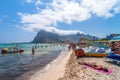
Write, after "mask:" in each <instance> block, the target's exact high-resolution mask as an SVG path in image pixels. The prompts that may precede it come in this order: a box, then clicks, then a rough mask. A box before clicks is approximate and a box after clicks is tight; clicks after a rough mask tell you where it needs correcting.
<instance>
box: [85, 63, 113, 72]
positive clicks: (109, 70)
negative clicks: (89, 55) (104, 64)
mask: <svg viewBox="0 0 120 80" xmlns="http://www.w3.org/2000/svg"><path fill="white" fill-rule="evenodd" d="M84 67H85V68H90V69H93V70H97V71H98V72H101V73H103V74H110V73H112V69H108V71H107V72H106V71H104V70H98V69H95V68H93V67H90V66H88V65H84Z"/></svg>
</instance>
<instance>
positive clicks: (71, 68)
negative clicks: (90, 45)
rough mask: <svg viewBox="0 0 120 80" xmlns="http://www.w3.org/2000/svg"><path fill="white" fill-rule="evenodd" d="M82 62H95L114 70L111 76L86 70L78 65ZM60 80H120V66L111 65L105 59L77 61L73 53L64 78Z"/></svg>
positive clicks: (90, 58) (86, 58)
mask: <svg viewBox="0 0 120 80" xmlns="http://www.w3.org/2000/svg"><path fill="white" fill-rule="evenodd" d="M80 61H85V62H95V63H97V64H98V65H103V66H105V67H107V68H108V69H112V70H113V72H112V73H111V74H109V75H107V74H103V73H100V72H98V71H96V70H93V69H90V68H85V67H84V66H83V65H81V64H78V62H80ZM58 80H120V64H118V65H117V64H116V63H115V62H114V63H113V62H112V63H110V62H108V61H106V59H105V58H95V57H82V58H78V59H76V57H75V55H74V53H73V54H71V56H70V59H69V60H68V63H67V66H66V70H65V75H64V77H62V78H59V79H58Z"/></svg>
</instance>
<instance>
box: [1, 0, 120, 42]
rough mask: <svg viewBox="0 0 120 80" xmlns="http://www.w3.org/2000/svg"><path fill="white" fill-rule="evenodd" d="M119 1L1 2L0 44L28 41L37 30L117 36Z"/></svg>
mask: <svg viewBox="0 0 120 80" xmlns="http://www.w3.org/2000/svg"><path fill="white" fill-rule="evenodd" d="M119 19H120V1H119V0H19V1H18V0H11V1H9V2H8V0H1V1H0V43H13V42H29V41H32V40H33V39H34V37H35V35H36V34H37V32H38V31H39V30H41V29H44V30H47V31H50V32H56V33H60V34H61V35H64V34H71V33H75V32H76V31H78V30H79V32H84V33H86V34H90V35H94V36H97V37H105V36H106V35H109V34H111V33H120V31H119V30H120V20H119Z"/></svg>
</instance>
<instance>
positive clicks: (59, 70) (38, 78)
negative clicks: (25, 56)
mask: <svg viewBox="0 0 120 80" xmlns="http://www.w3.org/2000/svg"><path fill="white" fill-rule="evenodd" d="M71 53H72V51H70V52H68V51H64V52H63V53H61V55H60V56H59V57H58V58H57V59H55V60H54V61H52V62H51V63H50V64H48V65H47V66H46V67H45V68H44V69H42V70H40V71H38V72H36V73H35V74H34V75H32V76H31V77H30V79H29V80H58V79H59V78H61V77H63V75H64V73H65V68H66V64H67V61H68V59H69V57H70V54H71ZM51 74H52V75H51Z"/></svg>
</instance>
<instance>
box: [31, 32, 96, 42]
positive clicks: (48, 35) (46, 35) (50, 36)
mask: <svg viewBox="0 0 120 80" xmlns="http://www.w3.org/2000/svg"><path fill="white" fill-rule="evenodd" d="M80 38H88V39H91V40H92V39H95V38H97V37H94V36H90V35H85V34H80V33H77V34H71V35H63V36H61V35H59V34H57V33H52V32H47V31H44V30H40V31H39V32H38V33H37V35H36V37H35V38H34V40H33V41H32V43H46V42H65V41H69V42H78V41H79V39H80ZM97 39H98V38H97Z"/></svg>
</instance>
